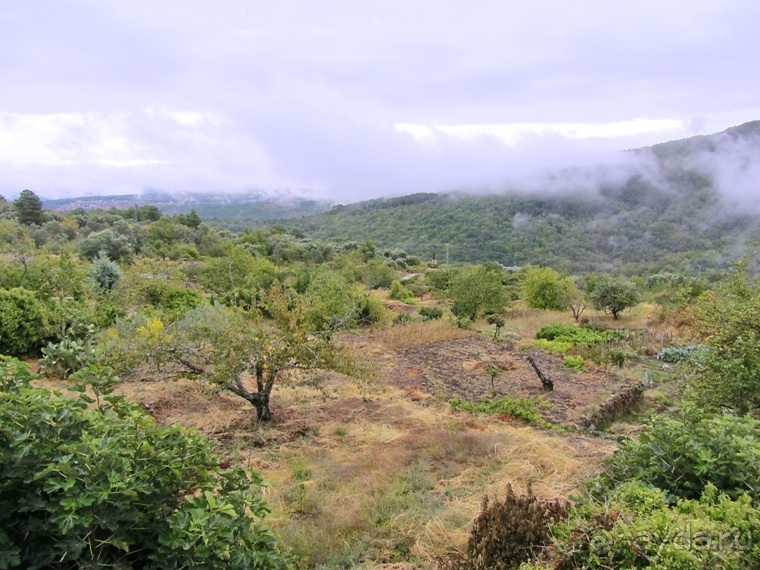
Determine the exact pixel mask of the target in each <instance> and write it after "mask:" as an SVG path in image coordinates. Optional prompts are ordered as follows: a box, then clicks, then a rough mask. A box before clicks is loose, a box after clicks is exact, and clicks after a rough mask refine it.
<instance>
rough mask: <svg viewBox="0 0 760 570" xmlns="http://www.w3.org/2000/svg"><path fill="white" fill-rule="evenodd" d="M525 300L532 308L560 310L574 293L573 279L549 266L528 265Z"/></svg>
mask: <svg viewBox="0 0 760 570" xmlns="http://www.w3.org/2000/svg"><path fill="white" fill-rule="evenodd" d="M523 286H524V288H525V300H526V302H527V304H528V306H529V307H531V308H533V309H549V310H557V311H561V310H564V309H566V308H567V307H568V306H569V305H570V302H571V301H572V300H573V298H574V296H575V295H576V287H575V283H573V280H572V279H571V278H570V277H568V276H567V275H561V274H559V273H557V272H556V271H554V270H553V269H552V268H551V267H529V268H527V269H526V270H525V283H524V285H523Z"/></svg>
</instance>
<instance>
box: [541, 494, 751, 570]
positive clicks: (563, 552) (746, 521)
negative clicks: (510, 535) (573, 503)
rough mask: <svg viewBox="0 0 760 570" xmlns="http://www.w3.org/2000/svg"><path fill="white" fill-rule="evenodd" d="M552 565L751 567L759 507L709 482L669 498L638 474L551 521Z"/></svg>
mask: <svg viewBox="0 0 760 570" xmlns="http://www.w3.org/2000/svg"><path fill="white" fill-rule="evenodd" d="M552 531H553V533H554V536H555V548H554V552H553V553H552V557H553V560H554V564H553V566H552V567H553V568H557V569H558V570H571V569H576V568H577V569H581V568H584V569H589V570H606V569H608V568H621V569H637V568H657V569H664V570H681V569H684V568H694V569H697V568H716V569H723V570H729V569H731V570H732V569H737V568H756V567H757V565H758V563H760V548H759V547H758V545H757V541H758V539H760V511H758V509H757V508H755V507H754V506H753V505H752V502H751V500H750V498H749V497H748V496H747V495H744V496H741V497H739V498H737V499H731V498H730V497H728V496H727V495H725V494H721V493H720V492H718V490H717V489H716V488H715V487H714V486H711V485H710V486H707V487H706V488H705V489H704V491H703V492H702V493H701V494H700V496H699V497H698V498H696V499H690V500H683V499H682V500H679V501H678V502H677V503H676V504H674V505H668V504H667V503H666V499H665V494H664V493H663V492H662V491H661V490H660V489H656V488H652V487H650V486H648V485H647V484H646V483H644V482H641V481H629V482H626V483H624V484H622V485H620V486H619V487H617V488H616V489H615V490H614V491H613V492H612V493H611V495H610V497H609V499H608V500H607V501H605V502H604V503H601V504H599V503H595V502H593V501H589V502H585V503H582V504H581V505H579V506H577V507H575V508H574V509H572V511H571V515H570V517H569V519H568V520H567V522H565V523H561V524H559V525H555V526H554V527H553V528H552Z"/></svg>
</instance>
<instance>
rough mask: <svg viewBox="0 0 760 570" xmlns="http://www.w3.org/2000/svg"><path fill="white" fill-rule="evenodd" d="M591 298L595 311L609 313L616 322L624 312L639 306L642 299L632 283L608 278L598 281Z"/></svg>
mask: <svg viewBox="0 0 760 570" xmlns="http://www.w3.org/2000/svg"><path fill="white" fill-rule="evenodd" d="M590 297H591V302H592V303H593V305H594V308H595V309H597V310H599V311H609V313H610V314H611V315H612V318H613V319H615V320H617V319H618V317H619V315H620V313H621V312H623V311H624V310H626V309H629V308H631V307H635V306H636V305H638V303H639V298H640V296H639V292H638V291H637V290H636V287H635V285H633V284H632V283H623V282H620V281H616V280H613V279H608V278H603V279H600V280H599V281H597V283H596V284H595V285H594V288H593V290H592V291H591V294H590Z"/></svg>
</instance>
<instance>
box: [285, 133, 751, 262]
mask: <svg viewBox="0 0 760 570" xmlns="http://www.w3.org/2000/svg"><path fill="white" fill-rule="evenodd" d="M628 156H629V158H631V159H632V160H631V164H629V165H627V166H626V167H625V170H624V171H623V172H622V174H621V173H620V172H618V173H617V175H616V177H610V176H608V177H607V179H606V180H604V181H602V182H595V183H593V184H592V183H591V182H587V183H585V185H583V184H582V183H581V184H580V185H579V183H577V182H573V183H574V184H575V185H576V186H575V187H574V188H573V189H572V190H569V191H565V192H560V191H557V190H556V188H555V189H552V188H551V187H550V185H549V183H547V188H541V187H537V188H535V189H534V190H533V191H532V192H525V191H523V192H521V193H517V192H514V193H509V192H507V193H504V194H490V195H473V194H461V193H460V194H457V193H447V194H413V195H410V196H403V197H398V198H388V199H379V200H371V201H367V202H360V203H356V204H350V205H347V206H335V207H334V208H333V209H332V210H330V211H329V212H326V213H323V214H318V215H314V216H309V217H306V218H302V219H300V220H297V221H293V222H291V223H292V224H293V225H296V226H298V227H300V228H301V229H303V230H304V231H305V232H306V233H308V234H310V235H313V236H315V237H321V238H345V239H350V240H367V239H369V240H372V241H373V242H374V243H375V244H376V245H380V246H384V247H400V248H403V249H406V250H407V251H410V252H413V253H415V254H417V255H419V256H422V257H424V258H428V259H434V258H437V259H438V261H444V260H445V259H446V255H447V251H448V256H449V260H450V261H451V262H478V261H486V260H496V261H499V262H501V263H503V264H505V265H522V264H526V263H533V264H541V265H550V266H552V267H557V268H565V269H567V270H571V271H575V272H577V271H591V270H601V269H605V270H609V269H612V268H615V267H624V268H625V270H626V272H631V273H633V272H636V273H638V272H640V271H642V270H673V269H676V268H679V269H681V270H683V271H686V272H690V273H699V272H702V271H704V270H708V269H720V268H722V267H725V266H726V265H727V264H728V263H729V262H730V261H731V260H735V259H737V258H740V257H743V256H745V255H747V254H749V253H751V252H752V251H753V250H754V249H755V247H756V245H757V243H758V242H759V241H760V208H759V207H758V205H757V204H756V202H758V200H757V198H758V196H760V191H758V189H756V188H757V187H756V186H753V185H755V184H756V181H757V180H758V179H757V178H756V177H754V176H753V173H754V174H756V173H760V158H758V157H760V121H757V122H753V123H747V124H745V125H741V126H739V127H735V128H732V129H728V130H727V131H724V132H721V133H717V134H714V135H709V136H699V137H692V138H689V139H684V140H681V141H672V142H668V143H664V144H660V145H656V146H653V147H648V148H643V149H637V150H635V151H631V153H630V154H629V155H628ZM621 168H622V167H621ZM577 178H578V179H579V180H583V177H577ZM586 178H587V179H589V180H600V178H599V177H594V176H589V177H586ZM613 179H614V181H611V180H613ZM752 208H754V211H753V210H752Z"/></svg>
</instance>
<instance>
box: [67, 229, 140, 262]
mask: <svg viewBox="0 0 760 570" xmlns="http://www.w3.org/2000/svg"><path fill="white" fill-rule="evenodd" d="M101 253H104V254H105V255H106V257H108V259H110V260H111V261H123V260H129V259H130V258H131V257H132V254H133V253H134V247H133V244H132V242H131V241H130V239H129V237H127V236H126V235H117V234H116V232H114V231H113V230H112V229H107V230H103V231H101V232H95V233H92V234H90V235H89V236H87V237H86V238H84V239H83V240H82V241H81V242H79V254H80V255H81V256H82V257H83V258H84V259H87V260H89V261H92V260H94V259H95V258H96V257H99V256H100V255H101Z"/></svg>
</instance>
